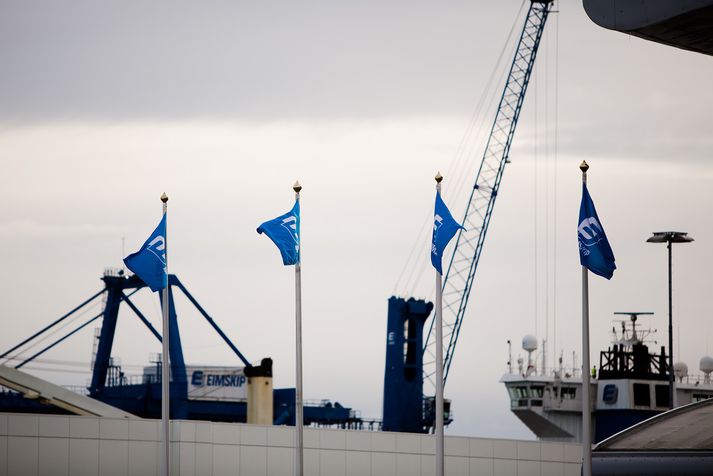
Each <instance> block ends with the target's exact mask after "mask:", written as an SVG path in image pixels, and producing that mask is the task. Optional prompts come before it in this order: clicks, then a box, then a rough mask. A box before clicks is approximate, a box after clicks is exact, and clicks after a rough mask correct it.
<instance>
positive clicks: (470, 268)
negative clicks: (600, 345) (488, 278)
mask: <svg viewBox="0 0 713 476" xmlns="http://www.w3.org/2000/svg"><path fill="white" fill-rule="evenodd" d="M552 1H553V0H531V3H530V8H529V10H528V12H527V17H526V19H525V25H524V26H523V29H522V33H521V34H520V39H519V41H518V44H517V48H516V50H515V57H514V58H513V61H512V65H511V66H510V72H509V74H508V77H507V81H506V83H505V88H504V90H503V93H502V96H501V98H500V103H499V105H498V109H497V113H496V114H495V120H494V121H493V126H492V129H491V131H490V135H489V137H488V142H487V145H486V147H485V152H484V153H483V159H482V161H481V163H480V168H479V169H478V173H477V175H476V177H475V183H474V185H473V190H472V191H471V194H470V198H469V199H468V204H467V206H466V210H465V216H464V218H463V226H464V227H465V230H461V231H460V232H459V233H458V237H457V240H456V244H455V247H454V249H453V255H452V256H451V260H450V263H449V265H448V271H447V273H446V275H445V278H444V283H443V347H444V349H446V352H445V357H444V359H443V367H444V372H443V379H444V382H445V380H446V379H447V378H448V371H449V369H450V366H451V363H452V361H453V355H454V353H455V349H456V344H457V342H458V335H459V333H460V328H461V325H462V323H463V317H464V315H465V309H466V306H467V305H468V298H469V297H470V292H471V290H472V288H473V281H474V278H475V271H476V269H477V267H478V261H479V260H480V254H481V253H482V251H483V244H484V242H485V236H486V233H487V231H488V225H489V224H490V218H491V216H492V214H493V207H494V206H495V199H496V198H497V196H498V189H499V188H500V181H501V180H502V177H503V171H504V170H505V165H506V164H507V163H508V157H509V154H510V146H511V145H512V140H513V137H514V135H515V128H516V126H517V121H518V118H519V116H520V110H521V109H522V103H523V100H524V99H525V93H526V91H527V85H528V83H529V81H530V75H531V74H532V69H533V66H534V64H535V57H536V55H537V50H538V47H539V45H540V39H541V38H542V33H543V31H544V28H545V23H546V21H547V16H548V15H549V13H550V10H551V7H552ZM433 322H434V321H433V320H432V321H431V327H430V329H429V332H428V336H427V338H426V344H425V346H424V362H423V377H424V378H423V380H424V383H426V382H429V385H430V386H431V388H434V389H435V381H434V378H435V373H436V365H435V355H436V353H435V347H436V343H435V338H434V336H433V333H432V331H433Z"/></svg>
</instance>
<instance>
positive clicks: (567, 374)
mask: <svg viewBox="0 0 713 476" xmlns="http://www.w3.org/2000/svg"><path fill="white" fill-rule="evenodd" d="M508 375H519V376H521V377H542V376H545V377H553V378H557V377H559V378H560V379H570V378H580V377H581V376H582V370H581V369H578V368H576V369H573V368H569V367H556V368H555V367H545V373H544V374H543V373H542V369H541V368H540V369H532V371H531V372H530V373H529V374H528V375H526V373H525V372H524V371H523V372H518V371H517V370H514V371H513V372H512V373H510V372H509V369H508Z"/></svg>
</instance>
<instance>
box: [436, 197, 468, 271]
mask: <svg viewBox="0 0 713 476" xmlns="http://www.w3.org/2000/svg"><path fill="white" fill-rule="evenodd" d="M461 228H463V227H462V226H460V225H459V224H458V222H457V221H455V220H454V219H453V215H451V212H450V211H449V210H448V207H447V206H446V204H445V203H443V199H442V198H441V192H437V193H436V208H435V213H434V214H433V239H432V241H431V264H432V265H433V267H434V268H436V271H438V273H439V274H443V270H442V269H441V261H442V260H443V251H444V250H445V249H446V246H447V245H448V243H449V242H450V241H451V239H452V238H453V236H454V235H455V234H456V232H457V231H458V230H459V229H461Z"/></svg>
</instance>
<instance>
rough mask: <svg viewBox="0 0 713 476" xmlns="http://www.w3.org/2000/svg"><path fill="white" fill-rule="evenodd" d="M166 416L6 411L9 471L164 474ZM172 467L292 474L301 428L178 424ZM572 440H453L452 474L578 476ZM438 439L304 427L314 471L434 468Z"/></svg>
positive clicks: (0, 421) (16, 475) (0, 435)
mask: <svg viewBox="0 0 713 476" xmlns="http://www.w3.org/2000/svg"><path fill="white" fill-rule="evenodd" d="M158 436H159V422H158V421H155V420H120V419H110V418H95V417H79V416H38V415H20V414H0V476H5V475H7V476H24V475H52V476H58V475H72V476H81V475H99V474H101V475H102V476H111V475H122V476H129V475H156V474H158V449H159V444H160V443H159V439H158ZM171 445H172V452H173V453H172V459H173V474H175V475H178V476H187V475H200V476H204V475H208V476H210V475H216V476H218V475H241V476H281V475H285V476H291V475H292V468H293V464H294V433H293V429H292V428H287V427H273V426H257V425H243V424H228V423H209V422H192V421H175V422H172V443H171ZM580 462H581V447H580V446H579V445H576V444H570V443H540V442H536V441H517V440H498V439H487V438H464V437H446V474H447V475H449V476H456V475H458V476H460V475H463V476H466V475H478V476H508V475H512V476H530V475H536V476H567V475H572V476H578V475H579V474H580ZM433 467H434V438H433V437H432V436H430V435H414V434H405V433H404V434H401V433H387V432H366V431H351V430H327V429H306V430H305V474H307V475H322V476H348V475H354V476H369V475H373V476H377V475H379V476H380V475H384V476H396V475H409V476H413V475H432V474H434V470H433Z"/></svg>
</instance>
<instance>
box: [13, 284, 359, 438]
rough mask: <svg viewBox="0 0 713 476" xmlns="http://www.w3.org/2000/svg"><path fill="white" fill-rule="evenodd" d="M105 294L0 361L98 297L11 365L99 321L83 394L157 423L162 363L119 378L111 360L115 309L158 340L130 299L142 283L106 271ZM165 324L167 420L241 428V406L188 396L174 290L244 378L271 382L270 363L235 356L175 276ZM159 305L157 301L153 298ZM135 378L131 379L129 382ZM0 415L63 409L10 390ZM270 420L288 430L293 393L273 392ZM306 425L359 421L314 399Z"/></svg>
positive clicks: (307, 408) (288, 390)
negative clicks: (87, 312)
mask: <svg viewBox="0 0 713 476" xmlns="http://www.w3.org/2000/svg"><path fill="white" fill-rule="evenodd" d="M101 279H102V281H103V282H104V288H103V289H102V290H101V291H99V292H97V293H96V294H94V295H93V296H91V297H90V298H88V299H86V300H85V301H84V302H82V303H81V304H79V305H78V306H77V307H75V308H74V309H72V310H71V311H70V312H68V313H66V314H65V315H63V316H62V317H60V318H59V319H57V320H55V321H54V322H52V323H51V324H49V325H48V326H46V327H44V328H43V329H41V330H40V331H38V332H36V333H35V334H33V335H32V336H30V337H28V338H27V339H25V340H23V341H22V342H20V343H19V344H17V345H16V346H14V347H12V348H11V349H9V350H7V351H5V352H4V353H3V354H1V355H0V359H8V358H10V357H13V356H16V355H20V354H21V353H22V349H23V347H25V346H27V345H28V344H32V343H33V342H37V341H39V340H41V339H42V337H43V336H45V335H47V334H48V333H50V332H52V331H56V330H57V329H59V328H61V326H60V324H62V323H64V322H65V321H67V320H68V319H70V318H71V317H72V316H76V315H77V313H79V312H81V311H82V310H83V309H85V308H86V307H87V306H88V305H89V304H90V303H91V302H93V301H95V300H96V299H100V298H102V299H103V300H104V306H103V309H102V311H101V312H100V313H98V314H96V315H94V316H92V317H90V318H89V319H87V320H86V321H84V322H82V323H81V324H79V325H77V326H76V327H74V328H73V329H71V330H69V331H68V332H66V333H65V334H64V335H62V336H61V337H59V338H57V339H55V340H54V341H53V342H51V343H50V344H47V345H45V346H44V347H42V349H40V350H39V351H37V352H35V353H34V354H32V355H31V356H29V357H27V358H25V359H24V360H21V361H20V362H19V363H18V364H17V365H15V366H14V367H15V368H16V369H22V368H23V367H24V366H25V365H26V364H28V363H30V362H32V361H33V360H35V359H37V358H38V357H39V356H41V355H43V354H44V353H45V352H47V351H49V350H50V349H52V348H54V347H55V346H57V345H59V344H61V343H62V342H64V341H66V340H67V339H68V338H69V337H71V336H73V335H74V334H76V333H77V332H79V331H81V330H82V329H84V328H85V327H87V326H88V325H90V324H92V323H93V322H95V321H97V320H99V319H101V329H100V331H99V335H98V339H97V346H96V352H95V358H94V362H93V369H92V377H91V381H90V383H89V385H88V387H87V388H86V392H87V394H88V395H89V396H90V397H92V398H94V399H96V400H99V401H101V402H104V403H107V404H109V405H112V406H114V407H117V408H120V409H121V410H124V411H126V412H129V413H131V414H134V415H136V416H139V417H143V418H160V417H161V381H162V376H161V363H160V361H156V362H154V363H153V364H154V365H155V370H154V371H153V372H144V374H143V375H141V376H128V375H126V374H125V373H124V371H123V370H122V368H121V365H119V364H118V359H114V358H112V347H113V344H114V340H115V339H114V338H115V333H116V328H117V323H118V320H119V315H120V314H119V310H120V308H121V307H122V305H125V306H126V307H128V308H129V309H130V310H131V311H132V312H133V314H134V315H135V316H136V317H137V318H138V319H139V320H140V321H141V322H142V323H143V324H144V325H145V326H146V328H147V330H148V331H149V332H150V333H151V334H152V335H153V336H154V337H155V338H156V339H157V340H158V341H159V342H161V341H162V336H161V334H160V333H159V332H158V331H157V330H156V329H155V328H154V327H153V325H152V324H151V322H150V321H149V319H147V318H146V316H145V315H144V314H143V313H142V312H141V310H140V309H139V308H138V307H137V306H136V304H135V303H134V302H133V301H132V299H131V297H132V296H133V295H134V294H135V293H136V292H138V291H140V290H141V289H144V288H146V287H147V286H146V284H145V283H144V282H143V281H142V280H141V279H140V278H139V277H138V276H136V275H132V276H126V275H124V273H123V272H121V271H112V270H108V271H107V272H105V273H104V276H103V277H102V278H101ZM168 285H169V286H168V320H169V339H170V342H169V349H170V350H169V352H170V360H169V362H170V364H171V365H170V368H171V376H170V378H171V384H170V394H171V405H170V408H171V418H172V419H182V420H208V421H225V422H245V421H246V419H247V402H246V401H235V400H232V401H231V400H225V399H223V400H220V399H195V398H189V395H188V384H189V382H188V372H187V370H186V362H185V359H184V355H183V347H182V342H181V332H180V328H179V326H178V319H177V313H176V307H175V302H174V290H178V291H180V292H181V293H183V295H185V297H186V298H187V299H188V301H189V302H190V303H191V304H192V305H193V306H194V307H195V309H196V310H197V311H198V312H199V313H200V315H201V316H202V317H203V318H204V319H205V320H206V321H207V322H208V323H209V324H210V326H211V327H212V328H213V329H214V330H215V332H216V333H217V334H218V335H219V336H220V338H221V339H222V340H223V341H224V342H225V344H226V345H227V346H228V347H229V348H230V349H231V350H232V352H233V353H234V354H235V356H236V357H237V360H239V361H240V363H241V364H242V365H243V366H244V373H245V375H246V376H248V377H249V376H251V375H255V376H272V360H271V359H269V358H265V359H262V360H261V361H260V363H259V365H252V364H251V363H250V362H249V361H248V359H247V358H246V357H245V356H244V355H243V354H242V352H240V350H239V349H238V348H237V347H236V345H235V344H234V343H233V342H232V341H231V339H230V338H229V337H228V336H227V335H226V334H225V332H223V330H222V329H221V328H220V326H219V325H218V324H217V323H216V322H215V320H214V319H213V318H212V317H211V316H210V315H209V314H208V313H207V312H206V310H205V309H204V308H203V307H202V306H201V305H200V303H199V302H198V301H197V300H196V298H195V297H193V295H192V294H191V293H190V292H189V291H188V289H186V287H185V286H184V285H183V283H182V282H181V281H180V279H179V278H178V276H176V275H174V274H171V275H169V277H168ZM159 301H161V300H159ZM136 377H138V378H136ZM0 411H10V412H18V411H19V412H32V413H66V411H65V410H62V409H61V408H57V407H55V406H49V405H46V404H44V403H43V402H42V401H39V400H36V399H35V400H33V399H27V398H23V396H22V395H21V394H19V393H17V392H12V391H4V392H0ZM273 415H274V418H275V420H274V423H275V424H278V425H279V424H286V425H294V424H295V389H294V388H282V389H274V390H273ZM304 420H305V424H307V425H310V424H315V425H319V426H340V427H359V426H360V425H361V424H362V421H361V419H360V418H359V417H358V415H357V414H356V412H354V411H353V410H352V409H351V408H347V407H344V406H342V405H341V404H339V402H334V403H332V402H330V401H328V400H320V401H319V403H316V404H310V405H306V406H305V408H304Z"/></svg>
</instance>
